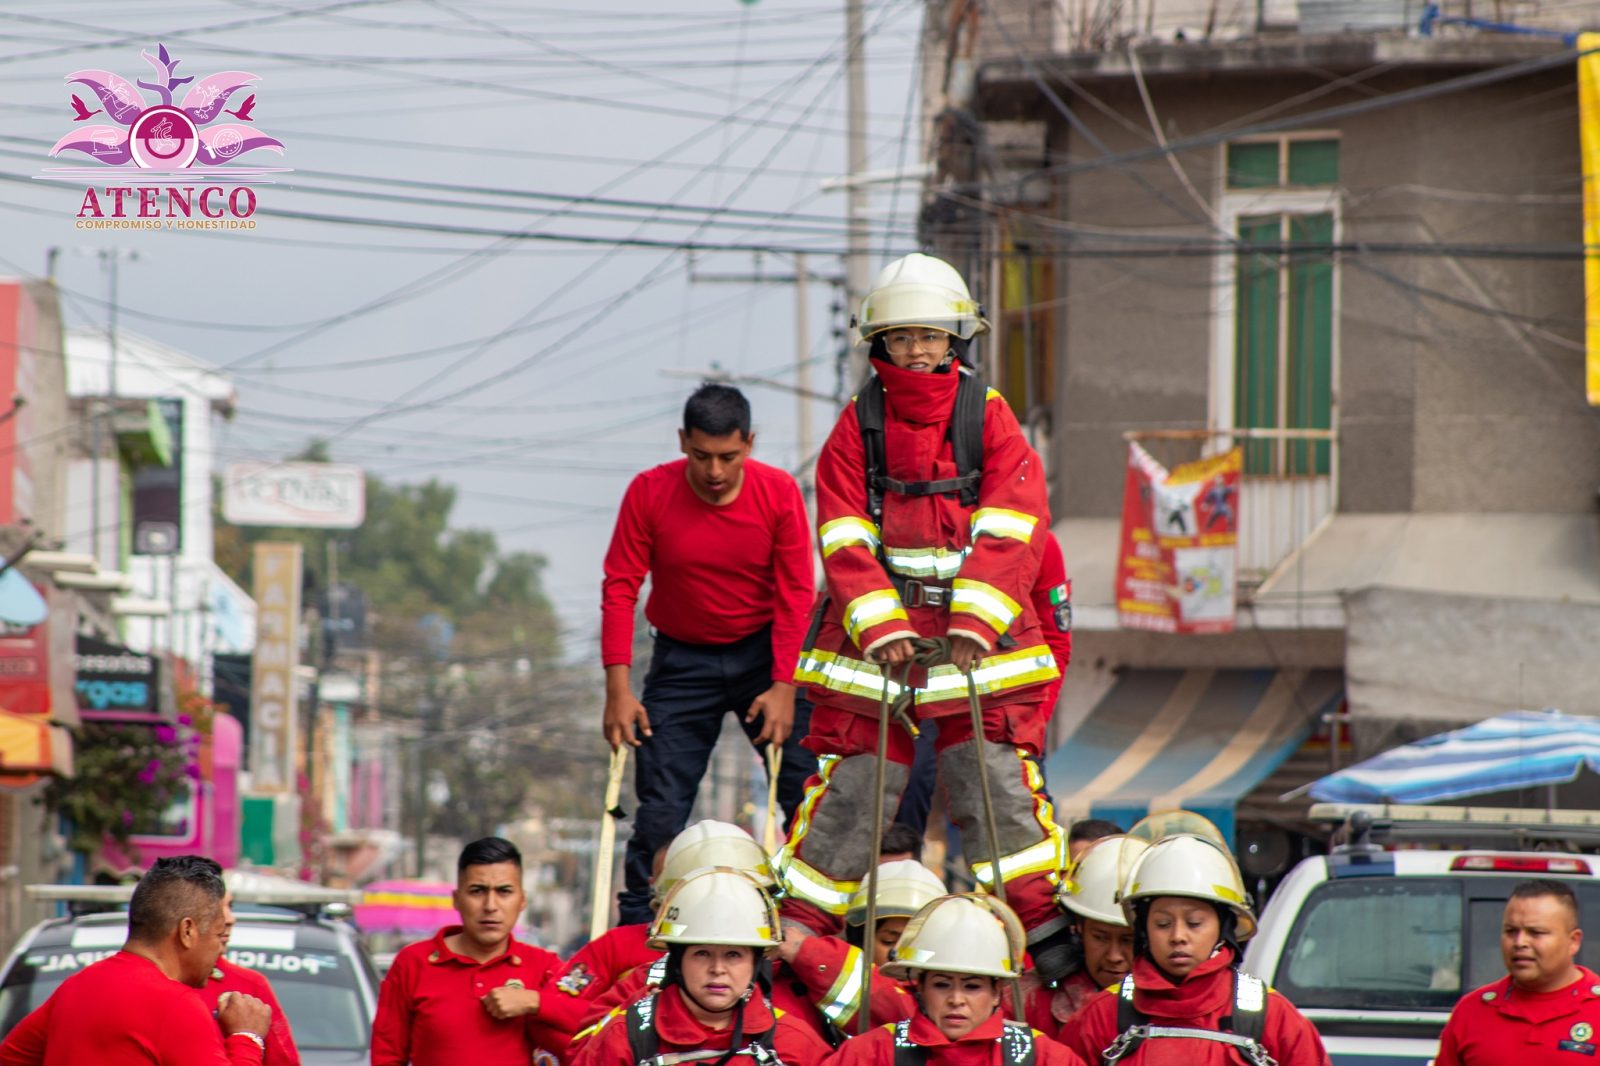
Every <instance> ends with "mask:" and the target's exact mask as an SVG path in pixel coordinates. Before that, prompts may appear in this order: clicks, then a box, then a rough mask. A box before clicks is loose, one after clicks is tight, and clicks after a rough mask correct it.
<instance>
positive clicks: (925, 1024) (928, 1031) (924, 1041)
mask: <svg viewBox="0 0 1600 1066" xmlns="http://www.w3.org/2000/svg"><path fill="white" fill-rule="evenodd" d="M1004 1027H1005V1018H1004V1016H1003V1015H1001V1013H1000V1012H999V1011H995V1012H994V1013H993V1014H991V1015H989V1017H988V1018H986V1019H984V1020H983V1021H982V1022H980V1023H979V1024H978V1025H975V1026H973V1027H972V1028H971V1029H970V1030H968V1032H967V1034H966V1035H965V1036H961V1037H958V1038H957V1039H955V1040H951V1039H950V1038H949V1037H947V1036H945V1035H944V1031H943V1030H942V1029H940V1028H939V1026H938V1025H937V1024H936V1023H935V1022H934V1020H933V1019H932V1018H930V1017H928V1016H927V1015H926V1014H924V1013H922V1012H921V1011H920V1010H919V1011H917V1013H916V1014H913V1015H912V1016H911V1028H910V1029H909V1030H907V1032H906V1035H907V1036H908V1037H910V1038H911V1042H912V1043H913V1044H920V1045H922V1046H923V1047H955V1046H959V1045H961V1044H981V1043H984V1042H986V1041H987V1042H989V1043H993V1042H994V1041H996V1040H999V1039H1000V1034H1001V1033H1002V1032H1003V1031H1004Z"/></svg>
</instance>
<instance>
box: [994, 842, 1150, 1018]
mask: <svg viewBox="0 0 1600 1066" xmlns="http://www.w3.org/2000/svg"><path fill="white" fill-rule="evenodd" d="M1125 842H1126V844H1127V846H1128V847H1132V848H1137V847H1138V846H1140V845H1141V844H1142V842H1141V841H1137V840H1134V839H1132V838H1130V837H1124V836H1121V835H1117V836H1109V837H1101V838H1100V839H1099V840H1096V841H1095V842H1094V843H1092V844H1090V845H1089V847H1088V849H1087V850H1086V851H1084V852H1083V854H1082V856H1081V857H1079V859H1078V860H1077V861H1076V862H1074V863H1073V864H1072V865H1071V866H1070V867H1069V868H1068V870H1067V876H1066V878H1065V879H1064V880H1063V881H1062V883H1061V892H1060V899H1061V905H1062V906H1063V907H1065V908H1066V909H1067V910H1068V911H1069V912H1070V913H1071V914H1072V918H1073V932H1074V933H1075V934H1076V935H1077V938H1078V943H1079V946H1080V948H1081V950H1082V953H1083V955H1082V958H1083V962H1082V964H1081V965H1080V966H1079V967H1078V968H1077V969H1075V970H1074V971H1073V972H1072V973H1071V974H1069V975H1068V976H1067V977H1066V978H1065V979H1064V980H1062V981H1061V983H1060V984H1058V985H1056V986H1055V987H1054V988H1051V987H1049V986H1047V985H1043V984H1040V983H1039V982H1038V980H1037V977H1036V976H1035V975H1033V974H1031V973H1030V974H1024V975H1023V978H1022V983H1023V1004H1024V1007H1023V1017H1025V1018H1026V1019H1027V1020H1028V1024H1029V1025H1031V1026H1033V1027H1034V1028H1035V1029H1038V1030H1040V1031H1041V1032H1044V1033H1046V1034H1048V1035H1050V1036H1055V1037H1059V1036H1060V1035H1061V1027H1062V1025H1064V1024H1065V1023H1066V1022H1067V1021H1068V1020H1069V1019H1070V1018H1071V1017H1072V1016H1073V1015H1075V1014H1077V1013H1078V1012H1079V1011H1080V1010H1082V1009H1083V1008H1084V1006H1085V1005H1086V1004H1087V1003H1088V1002H1089V1000H1090V999H1091V998H1093V997H1094V996H1095V995H1096V994H1097V993H1099V992H1101V991H1104V990H1105V989H1107V988H1110V987H1111V986H1112V985H1115V984H1117V983H1118V982H1120V981H1121V980H1122V979H1123V978H1124V977H1126V976H1127V975H1128V971H1129V970H1131V969H1132V968H1133V930H1132V929H1130V928H1129V927H1128V920H1127V918H1126V917H1125V916H1124V915H1123V913H1122V908H1121V906H1120V905H1118V903H1117V888H1118V885H1117V873H1118V868H1119V864H1120V861H1121V859H1122V854H1123V847H1124V843H1125ZM1030 978H1033V979H1032V980H1030ZM1030 986H1031V987H1030Z"/></svg>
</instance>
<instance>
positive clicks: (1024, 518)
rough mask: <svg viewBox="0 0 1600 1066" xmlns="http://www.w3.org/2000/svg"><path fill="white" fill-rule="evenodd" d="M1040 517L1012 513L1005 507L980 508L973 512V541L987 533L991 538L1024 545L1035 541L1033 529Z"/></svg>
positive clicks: (1024, 512) (1023, 513)
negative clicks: (1008, 539)
mask: <svg viewBox="0 0 1600 1066" xmlns="http://www.w3.org/2000/svg"><path fill="white" fill-rule="evenodd" d="M1038 524H1039V516H1038V515H1031V514H1029V513H1028V512H1026V511H1011V510H1007V509H1006V508H1004V507H980V508H978V509H977V510H976V511H973V512H972V539H973V540H977V539H978V538H979V537H980V536H982V535H983V534H985V533H987V534H989V536H991V537H1009V538H1011V539H1012V540H1020V541H1022V542H1023V543H1024V544H1026V543H1027V542H1028V541H1030V540H1032V539H1033V527H1034V526H1036V525H1038Z"/></svg>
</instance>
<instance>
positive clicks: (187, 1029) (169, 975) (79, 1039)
mask: <svg viewBox="0 0 1600 1066" xmlns="http://www.w3.org/2000/svg"><path fill="white" fill-rule="evenodd" d="M226 892H227V886H226V885H224V884H223V881H222V867H220V866H218V865H217V864H216V863H215V862H213V861H212V860H211V859H207V858H205V857H204V856H200V855H178V856H174V857H172V858H166V859H157V860H156V861H155V862H154V863H153V864H151V867H150V869H149V870H148V871H146V873H145V875H144V876H143V877H141V878H140V879H139V884H138V885H137V886H136V887H135V888H134V890H133V898H132V899H131V900H129V902H128V940H127V943H125V944H124V945H123V946H122V950H121V951H119V952H117V953H116V954H114V955H111V956H109V957H108V958H104V959H101V960H100V961H99V962H96V963H93V964H91V965H89V966H86V967H84V968H83V969H82V970H81V971H79V972H78V973H75V974H73V975H72V976H71V977H69V978H67V979H66V980H65V981H63V982H61V987H59V988H57V989H56V990H55V991H54V992H52V993H51V994H50V998H49V999H47V1000H45V1001H44V1003H42V1004H41V1005H40V1006H39V1008H38V1009H37V1010H35V1011H34V1012H33V1013H32V1014H29V1015H28V1016H27V1017H26V1018H24V1019H22V1021H21V1022H20V1023H19V1024H18V1025H17V1026H16V1027H15V1028H14V1029H12V1030H11V1032H9V1033H7V1034H6V1038H5V1042H4V1043H0V1064H3V1066H78V1064H80V1063H93V1064H94V1066H260V1064H261V1062H262V1058H263V1056H264V1054H265V1049H266V1040H265V1037H264V1036H263V1034H265V1033H266V1032H267V1030H268V1027H269V1025H270V1022H271V1009H270V1008H269V1007H268V1006H267V1005H266V1004H265V1003H263V1002H262V1001H261V1000H259V999H257V998H255V997H254V996H252V995H249V994H248V993H244V992H238V993H235V994H234V995H232V996H229V997H228V1002H227V1003H225V1004H223V1005H222V1008H221V1010H220V1011H219V1012H218V1015H217V1017H216V1018H215V1019H213V1018H212V1017H211V1015H210V1014H209V1013H207V1011H206V1008H205V1006H204V1004H202V1003H201V1002H200V997H199V996H198V995H197V994H196V990H197V989H198V988H200V987H201V986H202V985H203V984H205V981H206V976H207V975H208V974H209V973H211V970H212V967H214V966H215V965H216V964H217V958H218V957H219V956H220V955H221V954H222V949H223V947H224V941H223V926H224V919H223V907H222V899H223V896H224V895H225V894H226ZM219 1025H220V1026H221V1032H218V1026H219Z"/></svg>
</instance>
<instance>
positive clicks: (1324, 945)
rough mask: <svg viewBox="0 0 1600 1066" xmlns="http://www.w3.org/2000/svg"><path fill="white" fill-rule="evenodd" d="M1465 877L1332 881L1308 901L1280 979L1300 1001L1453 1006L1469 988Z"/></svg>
mask: <svg viewBox="0 0 1600 1066" xmlns="http://www.w3.org/2000/svg"><path fill="white" fill-rule="evenodd" d="M1461 943H1462V901H1461V883H1460V882H1459V881H1458V880H1452V879H1445V878H1440V879H1430V878H1412V877H1407V878H1395V879H1387V878H1385V879H1381V880H1379V879H1374V880H1366V879H1350V880H1345V881H1329V882H1326V883H1324V884H1322V885H1320V886H1318V887H1317V889H1316V890H1315V891H1314V892H1313V893H1312V894H1311V896H1310V898H1308V899H1307V900H1306V903H1305V906H1304V908H1303V909H1302V910H1301V912H1300V915H1299V916H1298V917H1297V918H1296V919H1295V923H1294V927H1293V928H1292V929H1291V930H1290V931H1289V938H1288V942H1287V944H1286V945H1285V947H1284V956H1283V963H1282V964H1281V965H1280V966H1279V967H1278V969H1277V974H1276V978H1275V982H1274V983H1275V984H1276V985H1277V987H1278V990H1279V991H1281V992H1282V993H1283V994H1284V995H1285V996H1287V997H1288V998H1289V1001H1290V1002H1291V1003H1293V1004H1294V1005H1295V1006H1297V1007H1302V1008H1304V1007H1325V1008H1331V1009H1346V1010H1355V1009H1360V1008H1362V1007H1368V1006H1371V1005H1373V1004H1374V1003H1382V1004H1383V1005H1384V1006H1385V1007H1386V1008H1387V1009H1390V1010H1394V1009H1397V1008H1399V1009H1406V1008H1410V1009H1418V1010H1446V1011H1447V1010H1449V1009H1450V1008H1451V1007H1453V1006H1455V1002H1456V1000H1457V999H1459V998H1461V994H1462V991H1463V989H1462V972H1461V964H1462V960H1461Z"/></svg>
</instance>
